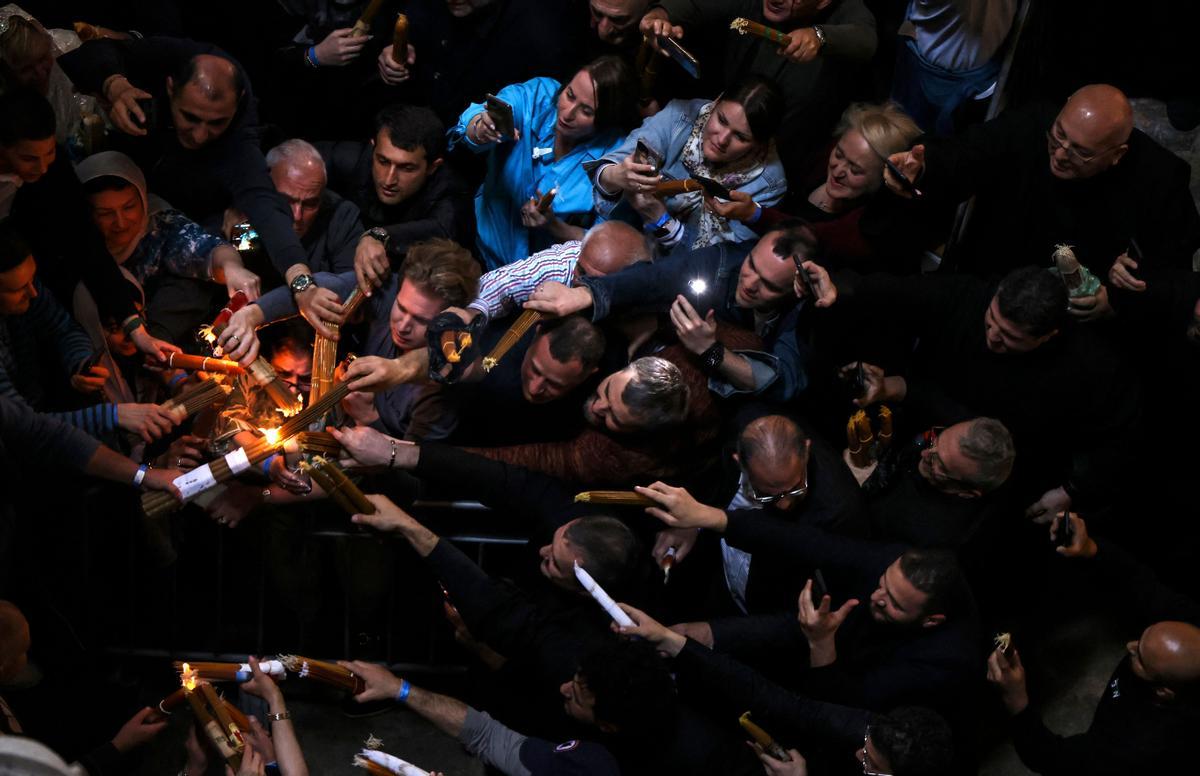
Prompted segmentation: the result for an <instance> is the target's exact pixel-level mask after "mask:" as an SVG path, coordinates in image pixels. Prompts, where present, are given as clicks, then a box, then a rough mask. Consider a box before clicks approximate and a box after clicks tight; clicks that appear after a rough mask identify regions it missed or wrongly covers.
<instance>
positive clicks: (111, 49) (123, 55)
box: [57, 36, 223, 94]
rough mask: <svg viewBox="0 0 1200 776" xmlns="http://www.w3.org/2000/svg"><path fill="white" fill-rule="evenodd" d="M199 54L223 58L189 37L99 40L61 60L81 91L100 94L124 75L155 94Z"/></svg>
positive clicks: (59, 62)
mask: <svg viewBox="0 0 1200 776" xmlns="http://www.w3.org/2000/svg"><path fill="white" fill-rule="evenodd" d="M197 54H217V55H223V54H222V52H221V51H220V50H219V49H218V48H217V47H216V46H214V45H212V44H211V43H199V42H197V41H194V40H187V39H186V38H168V37H162V36H155V37H149V38H142V39H136V38H132V39H129V40H112V39H110V38H99V39H96V40H89V41H87V42H86V43H84V44H83V45H82V46H80V47H79V48H77V49H75V50H74V51H71V52H69V53H66V54H63V55H62V56H61V57H59V58H58V60H57V61H58V64H59V65H60V66H61V67H62V69H63V70H64V71H65V72H66V74H67V75H68V76H70V77H71V81H72V82H74V84H75V88H77V89H78V90H79V91H81V92H86V93H90V94H100V90H101V88H102V87H103V86H104V82H105V81H106V80H107V79H108V77H109V76H112V75H118V74H120V75H123V76H125V77H126V78H128V79H129V83H131V84H133V85H134V86H136V87H137V88H139V89H142V90H143V91H147V92H151V93H154V92H157V91H158V90H159V89H160V88H161V87H162V81H161V80H160V79H164V78H166V76H168V75H173V74H174V72H175V70H176V69H177V67H178V66H179V64H180V63H182V62H185V61H187V60H188V59H191V58H192V57H194V56H196V55H197Z"/></svg>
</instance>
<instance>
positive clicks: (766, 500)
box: [742, 456, 808, 507]
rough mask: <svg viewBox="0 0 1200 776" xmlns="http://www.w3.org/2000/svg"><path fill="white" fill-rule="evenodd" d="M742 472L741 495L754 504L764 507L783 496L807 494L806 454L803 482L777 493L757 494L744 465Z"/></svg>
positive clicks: (783, 497) (802, 496)
mask: <svg viewBox="0 0 1200 776" xmlns="http://www.w3.org/2000/svg"><path fill="white" fill-rule="evenodd" d="M742 474H744V475H745V477H744V478H743V480H742V482H743V484H742V495H743V496H745V497H746V499H747V500H748V501H752V502H754V503H755V504H758V505H760V506H764V507H765V506H768V505H770V504H776V503H778V502H780V501H783V500H784V499H785V498H804V496H806V495H808V457H807V456H805V458H804V484H803V485H801V486H800V487H798V488H794V489H792V490H789V491H787V492H786V493H779V494H776V495H774V496H760V495H759V494H758V491H756V490H755V489H754V486H753V485H751V484H750V472H748V471H746V467H745V466H743V467H742Z"/></svg>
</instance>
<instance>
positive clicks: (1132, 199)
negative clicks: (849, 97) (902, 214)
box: [886, 84, 1200, 319]
mask: <svg viewBox="0 0 1200 776" xmlns="http://www.w3.org/2000/svg"><path fill="white" fill-rule="evenodd" d="M891 161H892V162H893V163H895V164H896V165H898V166H899V167H900V169H901V170H902V171H903V172H904V174H905V175H906V176H907V177H908V178H909V179H910V180H919V181H920V184H921V185H920V189H921V191H922V192H924V194H925V196H926V197H927V198H928V199H929V200H930V201H931V204H932V203H933V202H936V201H938V200H941V201H943V202H945V201H949V202H958V201H961V200H965V199H967V198H969V197H972V196H974V197H975V208H974V212H973V215H972V216H971V221H970V223H969V226H968V229H967V233H966V235H965V237H964V241H963V244H962V245H961V246H960V250H959V251H958V253H957V254H956V255H957V256H958V257H960V258H959V259H958V261H960V262H961V264H962V265H963V267H964V268H966V269H968V270H970V271H972V272H975V273H978V274H983V275H991V274H998V273H1003V272H1006V271H1007V270H1010V269H1013V268H1014V267H1017V266H1020V265H1023V264H1029V263H1036V264H1044V263H1048V262H1049V261H1050V256H1051V255H1052V253H1053V251H1054V248H1055V246H1056V245H1059V244H1064V243H1065V244H1068V245H1071V246H1072V247H1073V248H1074V251H1075V254H1076V255H1077V256H1078V257H1079V261H1080V262H1082V263H1083V264H1084V265H1085V266H1087V267H1088V268H1089V269H1090V270H1091V271H1092V272H1093V273H1094V274H1095V275H1096V276H1098V277H1100V278H1105V277H1109V270H1110V268H1111V269H1112V270H1113V276H1112V279H1111V283H1112V284H1113V285H1115V286H1116V287H1118V288H1122V289H1125V290H1129V291H1133V292H1138V291H1141V290H1143V289H1144V288H1145V285H1144V283H1143V282H1142V279H1144V278H1145V275H1144V274H1142V277H1141V278H1139V277H1138V275H1139V273H1141V272H1144V271H1148V270H1157V269H1165V268H1177V269H1190V268H1191V261H1192V256H1193V254H1194V253H1195V252H1196V250H1197V249H1200V214H1198V213H1197V211H1196V203H1195V202H1194V201H1193V200H1192V197H1191V193H1190V191H1189V190H1188V181H1189V177H1190V175H1189V170H1188V165H1187V164H1186V163H1185V162H1183V161H1182V160H1181V159H1179V158H1177V157H1175V156H1173V155H1172V154H1171V153H1170V152H1168V151H1166V150H1165V149H1163V148H1162V147H1161V146H1159V145H1158V144H1157V143H1155V142H1154V141H1153V140H1151V139H1150V138H1149V137H1148V136H1147V135H1145V134H1144V133H1142V132H1141V131H1140V130H1137V129H1134V127H1133V111H1132V109H1131V108H1130V106H1129V101H1128V100H1127V99H1126V97H1125V95H1124V94H1122V93H1121V91H1120V90H1118V89H1117V88H1115V87H1113V86H1108V85H1106V84H1092V85H1090V86H1085V87H1083V88H1082V89H1080V90H1079V91H1077V92H1075V94H1073V95H1072V96H1071V98H1070V99H1068V100H1067V102H1066V104H1065V105H1063V106H1062V108H1061V109H1056V108H1055V106H1053V105H1050V104H1046V103H1037V104H1034V105H1030V106H1028V107H1025V108H1021V109H1017V110H1011V111H1007V112H1005V113H1004V114H1002V115H1001V116H999V117H998V118H996V119H994V120H992V121H989V122H986V123H984V124H979V125H976V126H974V127H972V128H971V129H969V130H967V131H966V132H964V133H963V134H962V135H961V136H958V137H952V138H927V139H926V140H925V142H924V144H923V145H916V146H914V147H913V149H912V150H911V151H904V152H901V153H898V154H894V155H892V157H891ZM886 179H887V183H888V185H889V186H891V187H892V188H893V189H894V190H896V191H898V192H899V193H900V194H901V195H902V196H908V192H906V191H904V190H903V188H902V187H901V186H900V184H899V183H898V182H897V181H896V180H895V178H894V177H893V176H891V175H890V174H889V175H887V176H886ZM1109 290H1110V289H1108V288H1106V287H1103V286H1102V287H1101V288H1100V290H1099V291H1098V292H1097V294H1096V295H1095V296H1094V297H1080V298H1076V299H1072V300H1071V312H1072V314H1073V315H1075V316H1076V317H1079V318H1083V319H1091V318H1096V317H1101V316H1104V315H1107V314H1109V313H1110V312H1111V308H1110V306H1109V303H1108V298H1107V297H1108V293H1109Z"/></svg>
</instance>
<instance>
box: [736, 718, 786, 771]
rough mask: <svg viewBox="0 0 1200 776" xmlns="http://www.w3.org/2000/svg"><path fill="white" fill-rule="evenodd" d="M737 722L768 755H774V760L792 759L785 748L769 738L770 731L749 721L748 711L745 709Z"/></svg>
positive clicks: (784, 760)
mask: <svg viewBox="0 0 1200 776" xmlns="http://www.w3.org/2000/svg"><path fill="white" fill-rule="evenodd" d="M738 724H739V725H741V726H742V728H743V729H744V730H745V731H746V732H747V733H749V734H750V736H751V738H753V739H754V740H755V741H756V742H758V745H759V746H761V747H762V748H763V751H764V752H766V753H767V756H768V757H774V758H775V759H776V760H780V761H782V762H785V763H790V762H791V761H792V758H791V756H789V755H788V753H787V750H786V749H784V748H783V747H782V746H780V745H779V743H778V742H777V741H776V740H775V739H774V738H771V735H770V733H768V732H767V731H765V730H763V729H762V728H760V727H759V726H758V725H756V724H754V723H753V722H751V721H750V712H748V711H747V712H746V713H745V714H743V715H742V716H740V717H738Z"/></svg>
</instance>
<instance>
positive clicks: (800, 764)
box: [747, 741, 808, 776]
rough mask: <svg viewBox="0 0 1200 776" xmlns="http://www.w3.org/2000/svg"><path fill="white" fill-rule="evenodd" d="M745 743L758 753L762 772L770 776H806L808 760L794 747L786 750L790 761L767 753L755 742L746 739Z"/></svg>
mask: <svg viewBox="0 0 1200 776" xmlns="http://www.w3.org/2000/svg"><path fill="white" fill-rule="evenodd" d="M747 743H748V744H749V745H750V748H751V749H753V750H754V753H755V754H756V755H758V761H759V762H760V763H762V765H763V772H765V773H768V774H770V776H808V761H807V760H805V759H804V756H803V755H801V754H800V752H798V751H796V750H795V749H788V750H787V753H788V756H789V757H791V758H792V759H791V762H784V761H783V760H776V759H775V758H774V757H772V756H771V755H769V754H767V753H766V752H765V751H764V750H763V748H762V747H761V746H759V745H758V743H757V742H755V741H748V742H747Z"/></svg>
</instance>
